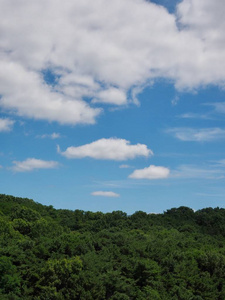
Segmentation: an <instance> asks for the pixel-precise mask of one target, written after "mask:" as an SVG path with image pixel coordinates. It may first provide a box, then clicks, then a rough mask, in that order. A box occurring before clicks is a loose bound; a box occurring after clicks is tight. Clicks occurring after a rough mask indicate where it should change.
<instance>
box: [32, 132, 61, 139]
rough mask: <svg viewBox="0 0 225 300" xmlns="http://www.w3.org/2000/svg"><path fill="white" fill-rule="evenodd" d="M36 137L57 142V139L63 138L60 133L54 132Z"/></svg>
mask: <svg viewBox="0 0 225 300" xmlns="http://www.w3.org/2000/svg"><path fill="white" fill-rule="evenodd" d="M36 137H37V138H40V139H46V138H49V139H52V140H55V139H59V138H61V135H60V133H56V132H53V133H51V134H42V135H37V136H36Z"/></svg>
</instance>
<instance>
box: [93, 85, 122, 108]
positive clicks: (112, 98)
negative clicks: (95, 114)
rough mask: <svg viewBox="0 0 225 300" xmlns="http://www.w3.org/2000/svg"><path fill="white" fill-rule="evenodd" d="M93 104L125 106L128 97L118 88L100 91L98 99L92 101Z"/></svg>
mask: <svg viewBox="0 0 225 300" xmlns="http://www.w3.org/2000/svg"><path fill="white" fill-rule="evenodd" d="M92 102H93V103H101V102H102V103H107V104H115V105H124V104H126V103H127V96H126V93H125V92H124V91H121V90H119V89H116V88H110V89H107V90H103V91H100V92H99V93H98V95H97V98H94V99H93V100H92Z"/></svg>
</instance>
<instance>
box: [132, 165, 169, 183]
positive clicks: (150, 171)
mask: <svg viewBox="0 0 225 300" xmlns="http://www.w3.org/2000/svg"><path fill="white" fill-rule="evenodd" d="M169 174H170V170H169V169H168V168H165V167H159V166H154V165H150V166H149V167H147V168H144V169H139V170H135V171H134V172H133V173H132V174H130V175H129V178H133V179H150V180H152V179H164V178H167V177H169Z"/></svg>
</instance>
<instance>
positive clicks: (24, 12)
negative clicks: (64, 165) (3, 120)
mask: <svg viewBox="0 0 225 300" xmlns="http://www.w3.org/2000/svg"><path fill="white" fill-rule="evenodd" d="M0 6H1V11H0V27H1V34H0V48H1V54H0V95H1V99H0V106H1V107H2V108H4V109H6V110H7V111H9V112H13V113H16V114H17V115H20V116H25V117H29V118H35V119H45V120H48V121H57V122H59V123H61V124H78V123H83V124H86V123H87V124H93V123H94V122H95V121H96V117H97V116H98V115H99V114H100V112H101V110H100V109H97V108H94V107H91V106H90V105H89V104H88V103H87V102H86V101H85V99H87V98H88V99H93V102H103V103H109V104H116V105H124V104H126V103H127V99H128V95H134V99H133V100H134V101H135V102H138V101H137V99H136V96H135V95H136V94H137V93H136V92H135V91H138V90H141V88H142V87H143V86H146V85H147V84H149V82H151V83H152V81H153V80H154V79H157V78H166V79H169V80H170V81H172V82H174V83H175V85H176V87H177V88H178V89H184V88H187V89H193V88H197V87H201V86H202V85H208V84H215V85H218V86H224V83H225V68H224V67H223V65H224V63H223V62H224V61H225V52H224V47H225V36H224V31H225V21H224V9H223V6H224V5H223V2H222V1H211V0H204V1H202V0H195V1H193V0H183V1H182V2H181V3H180V4H179V5H178V9H177V15H173V14H170V13H168V11H167V10H166V9H165V8H163V7H162V6H159V5H156V4H154V3H151V2H150V1H144V0H123V1H120V0H114V1H107V0H96V1H91V0H83V1H78V0H74V1H55V0H39V1H29V0H24V1H13V0H0ZM46 69H50V70H51V72H52V73H53V74H55V76H56V77H57V80H56V82H55V84H54V85H47V84H46V83H45V81H44V78H43V70H46Z"/></svg>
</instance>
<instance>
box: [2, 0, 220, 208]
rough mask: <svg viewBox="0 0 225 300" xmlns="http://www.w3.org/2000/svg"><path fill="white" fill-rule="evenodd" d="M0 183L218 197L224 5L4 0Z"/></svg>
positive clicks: (61, 191) (141, 198)
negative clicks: (15, 1)
mask: <svg viewBox="0 0 225 300" xmlns="http://www.w3.org/2000/svg"><path fill="white" fill-rule="evenodd" d="M0 4H1V7H2V10H1V12H0V15H1V16H0V27H1V28H2V31H1V32H2V33H1V35H0V49H1V52H0V95H1V97H0V141H1V143H0V192H1V193H5V194H11V195H15V196H21V197H27V198H32V199H34V200H35V201H37V202H40V203H42V204H46V205H53V206H54V207H56V208H68V209H82V210H85V211H86V210H91V211H103V212H108V211H113V210H122V211H125V212H127V213H129V214H130V213H133V212H135V211H137V210H143V211H146V212H156V213H157V212H162V211H165V210H166V209H169V208H171V207H178V206H181V205H185V206H189V207H191V208H193V209H200V208H203V207H209V206H211V207H216V206H219V207H224V200H225V196H224V195H225V184H224V183H225V176H224V172H225V154H224V146H225V126H224V114H225V97H224V96H225V91H224V83H225V68H224V62H225V54H224V50H223V49H224V46H225V35H224V32H225V24H224V20H223V16H224V14H223V13H222V12H223V10H224V6H223V5H221V4H220V3H214V2H212V1H209V0H205V1H204V2H203V1H200V0H195V1H191V0H183V1H179V2H176V1H167V0H161V1H152V2H150V1H144V0H129V1H128V0H123V1H113V3H109V2H108V1H106V0H97V1H94V2H93V1H90V0H85V1H83V2H82V4H81V3H80V1H71V2H70V1H69V2H67V3H63V2H60V1H59V2H57V3H56V2H55V1H53V0H47V1H46V0H45V1H44V0H43V1H39V2H38V3H31V2H30V1H23V2H20V1H18V2H17V3H16V4H15V3H14V1H11V0H10V1H9V0H7V1H6V0H0Z"/></svg>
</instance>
